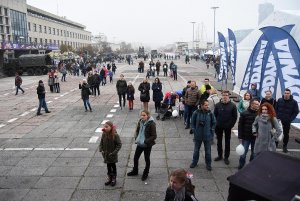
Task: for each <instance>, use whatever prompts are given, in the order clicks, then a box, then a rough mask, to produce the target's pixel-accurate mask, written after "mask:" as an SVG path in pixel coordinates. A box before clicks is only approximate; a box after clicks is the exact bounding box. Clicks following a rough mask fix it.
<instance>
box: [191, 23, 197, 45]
mask: <svg viewBox="0 0 300 201" xmlns="http://www.w3.org/2000/svg"><path fill="white" fill-rule="evenodd" d="M191 23H192V24H193V41H192V46H193V47H192V49H193V51H194V41H195V40H194V33H195V31H194V25H195V23H196V22H191Z"/></svg>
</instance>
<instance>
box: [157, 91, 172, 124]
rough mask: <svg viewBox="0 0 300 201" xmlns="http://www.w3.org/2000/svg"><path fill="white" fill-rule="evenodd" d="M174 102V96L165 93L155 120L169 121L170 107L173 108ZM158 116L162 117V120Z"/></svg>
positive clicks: (170, 93)
mask: <svg viewBox="0 0 300 201" xmlns="http://www.w3.org/2000/svg"><path fill="white" fill-rule="evenodd" d="M175 101H176V94H173V93H172V92H167V93H166V95H165V98H164V101H163V103H162V104H161V106H160V109H159V113H158V116H157V117H156V119H157V120H160V119H161V120H162V121H164V120H166V119H170V118H171V117H172V112H173V109H172V106H175ZM160 115H162V118H160Z"/></svg>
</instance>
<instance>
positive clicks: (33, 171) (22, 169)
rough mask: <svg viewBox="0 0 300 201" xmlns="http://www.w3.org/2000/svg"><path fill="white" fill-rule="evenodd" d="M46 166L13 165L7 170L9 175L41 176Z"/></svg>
mask: <svg viewBox="0 0 300 201" xmlns="http://www.w3.org/2000/svg"><path fill="white" fill-rule="evenodd" d="M47 169H48V166H15V167H13V168H12V169H11V171H10V172H9V176H41V175H43V174H44V172H45V171H46V170H47Z"/></svg>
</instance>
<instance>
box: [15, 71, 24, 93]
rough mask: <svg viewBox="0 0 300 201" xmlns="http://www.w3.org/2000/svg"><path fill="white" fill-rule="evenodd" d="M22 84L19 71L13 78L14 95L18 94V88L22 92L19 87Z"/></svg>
mask: <svg viewBox="0 0 300 201" xmlns="http://www.w3.org/2000/svg"><path fill="white" fill-rule="evenodd" d="M21 85H22V78H21V77H20V75H19V73H16V78H15V86H16V95H18V91H19V89H20V90H21V91H22V93H24V90H23V89H22V88H21Z"/></svg>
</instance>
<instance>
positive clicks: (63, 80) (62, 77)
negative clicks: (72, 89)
mask: <svg viewBox="0 0 300 201" xmlns="http://www.w3.org/2000/svg"><path fill="white" fill-rule="evenodd" d="M60 72H61V73H62V76H61V81H62V82H66V76H67V69H66V65H65V64H64V63H62V64H61V68H60Z"/></svg>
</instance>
